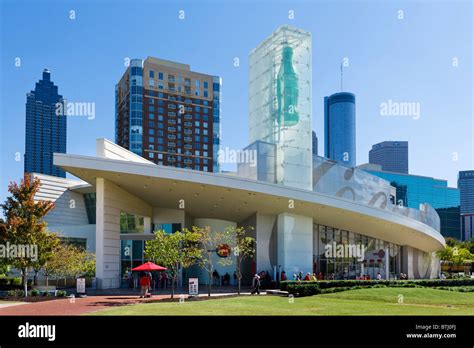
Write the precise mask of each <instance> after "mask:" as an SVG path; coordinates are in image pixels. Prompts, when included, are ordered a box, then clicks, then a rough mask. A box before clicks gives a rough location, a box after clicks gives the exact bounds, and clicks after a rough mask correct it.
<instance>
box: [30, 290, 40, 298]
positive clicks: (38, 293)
mask: <svg viewBox="0 0 474 348" xmlns="http://www.w3.org/2000/svg"><path fill="white" fill-rule="evenodd" d="M40 294H41V291H39V290H38V289H33V290H31V291H30V296H33V297H36V296H39V295H40Z"/></svg>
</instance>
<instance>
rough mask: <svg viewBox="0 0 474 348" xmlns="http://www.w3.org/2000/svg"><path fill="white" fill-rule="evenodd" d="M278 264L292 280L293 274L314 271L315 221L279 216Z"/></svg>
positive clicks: (287, 215)
mask: <svg viewBox="0 0 474 348" xmlns="http://www.w3.org/2000/svg"><path fill="white" fill-rule="evenodd" d="M278 264H279V265H281V271H285V272H286V273H287V275H288V277H289V278H290V279H291V277H292V274H293V273H297V272H302V273H306V272H310V273H311V272H312V271H313V219H312V218H310V217H306V216H300V215H294V214H289V213H283V214H280V215H278Z"/></svg>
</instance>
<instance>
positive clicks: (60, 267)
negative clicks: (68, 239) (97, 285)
mask: <svg viewBox="0 0 474 348" xmlns="http://www.w3.org/2000/svg"><path fill="white" fill-rule="evenodd" d="M43 269H44V273H45V276H46V285H48V281H49V277H55V278H56V281H58V280H59V279H61V278H63V279H64V285H66V280H67V278H74V279H77V278H79V277H81V276H91V275H92V276H93V275H94V274H95V255H94V254H92V253H89V252H87V251H85V250H83V249H81V248H78V247H75V246H73V245H71V244H65V243H61V244H59V245H58V246H57V247H56V248H55V249H54V251H53V256H52V257H51V258H50V259H49V261H48V262H47V263H46V264H45V265H44V267H43Z"/></svg>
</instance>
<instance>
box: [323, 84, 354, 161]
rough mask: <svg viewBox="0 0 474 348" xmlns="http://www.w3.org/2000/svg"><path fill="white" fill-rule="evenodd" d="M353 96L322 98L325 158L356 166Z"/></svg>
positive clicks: (339, 94)
mask: <svg viewBox="0 0 474 348" xmlns="http://www.w3.org/2000/svg"><path fill="white" fill-rule="evenodd" d="M355 127H356V112H355V95H354V94H352V93H347V92H341V93H336V94H333V95H331V96H329V97H324V153H325V157H327V158H329V159H332V160H334V161H337V162H340V163H343V164H345V165H348V166H351V167H355V165H356V133H355Z"/></svg>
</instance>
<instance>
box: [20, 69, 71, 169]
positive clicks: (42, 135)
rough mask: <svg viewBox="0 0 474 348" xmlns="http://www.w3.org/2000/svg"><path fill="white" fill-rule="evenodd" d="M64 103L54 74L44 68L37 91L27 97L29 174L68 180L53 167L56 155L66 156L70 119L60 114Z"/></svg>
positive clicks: (26, 143) (26, 151)
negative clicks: (57, 110) (55, 83)
mask: <svg viewBox="0 0 474 348" xmlns="http://www.w3.org/2000/svg"><path fill="white" fill-rule="evenodd" d="M62 102H63V97H62V96H61V95H59V94H58V86H56V85H54V83H53V82H52V81H51V73H50V71H49V70H47V69H44V70H43V78H42V79H41V80H39V81H38V82H37V83H36V86H35V90H34V91H30V92H29V93H28V94H27V95H26V131H25V172H28V173H41V174H47V175H54V176H59V177H63V178H65V177H66V173H65V172H64V170H62V169H60V168H57V167H55V166H53V153H55V152H58V153H66V131H67V120H66V117H67V116H66V115H63V114H61V115H57V114H56V107H57V105H56V104H57V103H62Z"/></svg>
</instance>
